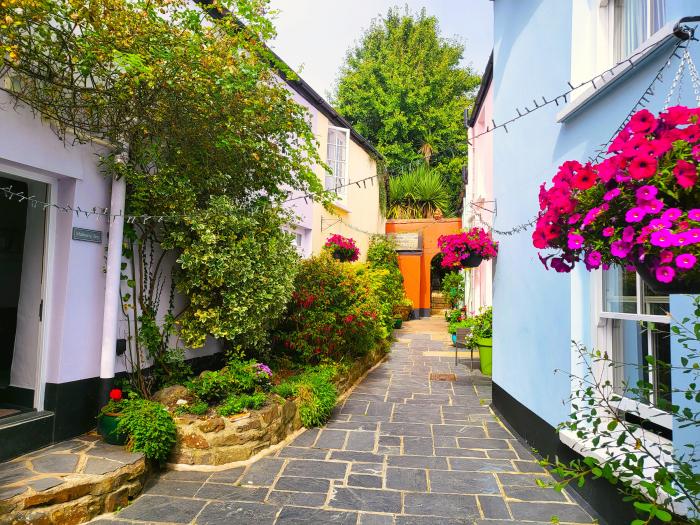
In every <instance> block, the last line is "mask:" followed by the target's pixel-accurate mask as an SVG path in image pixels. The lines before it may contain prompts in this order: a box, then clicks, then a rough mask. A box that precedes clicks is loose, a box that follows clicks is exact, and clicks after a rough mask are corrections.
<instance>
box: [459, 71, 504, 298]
mask: <svg viewBox="0 0 700 525" xmlns="http://www.w3.org/2000/svg"><path fill="white" fill-rule="evenodd" d="M492 118H493V85H491V86H489V88H488V91H487V92H486V96H485V97H484V100H483V103H482V105H481V108H480V111H479V114H478V116H477V119H476V122H475V123H474V127H473V128H470V129H469V141H470V142H471V145H470V146H469V180H468V183H467V185H466V188H465V198H464V214H463V219H462V222H463V224H464V228H471V227H473V226H481V227H486V226H492V225H493V220H494V218H495V211H496V204H495V203H494V202H493V200H494V199H493V133H487V134H486V135H484V136H482V137H479V138H475V137H476V136H477V135H479V134H480V133H482V132H483V131H486V127H487V126H490V125H491V119H492ZM487 210H489V211H487ZM493 265H494V261H485V262H483V263H482V264H481V265H480V266H479V267H478V268H474V269H472V270H469V274H468V279H467V297H466V304H467V307H468V308H469V309H470V310H474V311H477V310H478V309H479V308H480V307H482V306H491V297H492V283H493Z"/></svg>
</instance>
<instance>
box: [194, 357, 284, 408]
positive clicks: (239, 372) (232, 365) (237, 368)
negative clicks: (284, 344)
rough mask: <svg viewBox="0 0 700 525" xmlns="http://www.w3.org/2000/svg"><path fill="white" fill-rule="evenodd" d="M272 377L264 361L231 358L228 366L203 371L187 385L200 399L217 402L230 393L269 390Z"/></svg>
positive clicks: (237, 393)
mask: <svg viewBox="0 0 700 525" xmlns="http://www.w3.org/2000/svg"><path fill="white" fill-rule="evenodd" d="M271 378H272V372H270V369H269V368H268V367H267V366H266V365H263V364H262V363H257V362H256V361H255V360H250V361H243V360H240V359H231V360H230V361H229V362H228V365H227V366H226V367H224V368H222V369H221V370H217V371H213V372H212V371H206V372H202V374H201V375H200V376H199V377H197V378H195V379H193V380H192V381H189V382H188V383H187V385H186V386H187V388H188V389H189V391H190V392H191V393H192V394H193V395H194V396H196V397H197V398H198V399H199V400H201V401H205V402H207V403H209V404H216V403H219V402H221V401H223V400H224V399H226V398H227V397H229V396H230V395H239V394H251V393H253V392H254V391H255V390H256V389H261V390H265V391H267V390H269V389H270V379H271Z"/></svg>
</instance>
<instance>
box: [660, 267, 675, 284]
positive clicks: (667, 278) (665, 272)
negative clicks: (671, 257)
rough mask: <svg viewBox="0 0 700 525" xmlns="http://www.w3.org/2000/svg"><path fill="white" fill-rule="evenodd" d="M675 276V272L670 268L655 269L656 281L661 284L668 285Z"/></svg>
mask: <svg viewBox="0 0 700 525" xmlns="http://www.w3.org/2000/svg"><path fill="white" fill-rule="evenodd" d="M675 275H676V271H675V270H674V269H673V268H671V267H670V266H659V267H658V268H656V280H657V281H659V282H661V283H670V282H671V281H673V278H674V277H675Z"/></svg>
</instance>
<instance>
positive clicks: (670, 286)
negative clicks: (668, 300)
mask: <svg viewBox="0 0 700 525" xmlns="http://www.w3.org/2000/svg"><path fill="white" fill-rule="evenodd" d="M635 267H636V269H637V273H638V274H639V276H640V277H641V278H642V281H644V282H645V283H647V285H648V286H649V288H651V289H652V290H654V291H655V292H656V293H660V294H692V295H696V294H700V271H698V270H695V269H692V270H688V271H685V272H684V271H679V270H676V276H675V277H674V279H673V281H671V282H670V283H662V282H659V281H658V280H657V279H656V275H655V272H654V270H653V268H652V266H651V265H650V264H645V263H643V262H638V263H637V264H636V265H635Z"/></svg>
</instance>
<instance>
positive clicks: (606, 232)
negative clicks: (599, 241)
mask: <svg viewBox="0 0 700 525" xmlns="http://www.w3.org/2000/svg"><path fill="white" fill-rule="evenodd" d="M613 235H615V228H614V227H612V226H608V227H607V228H603V237H612V236H613Z"/></svg>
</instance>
